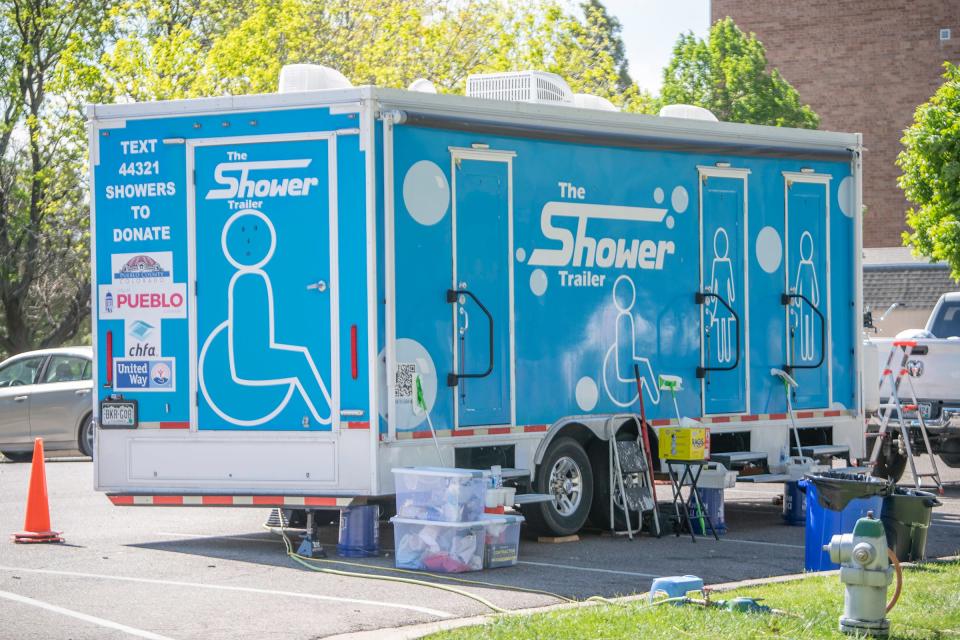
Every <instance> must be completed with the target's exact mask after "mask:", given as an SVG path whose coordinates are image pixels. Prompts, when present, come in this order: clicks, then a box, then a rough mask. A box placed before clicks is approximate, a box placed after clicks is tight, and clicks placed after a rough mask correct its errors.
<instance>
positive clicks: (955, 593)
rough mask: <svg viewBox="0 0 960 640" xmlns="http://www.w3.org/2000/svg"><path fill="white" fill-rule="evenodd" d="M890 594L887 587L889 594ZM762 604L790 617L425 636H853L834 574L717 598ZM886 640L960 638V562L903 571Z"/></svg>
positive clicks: (661, 617) (535, 626)
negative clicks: (843, 620) (842, 623)
mask: <svg viewBox="0 0 960 640" xmlns="http://www.w3.org/2000/svg"><path fill="white" fill-rule="evenodd" d="M889 593H890V594H891V595H892V594H893V588H892V586H891V589H890V592H889ZM734 596H749V597H753V598H758V599H759V598H762V599H763V600H762V604H765V605H767V606H769V607H772V608H774V609H778V610H782V611H785V612H788V613H789V614H791V615H774V614H749V613H731V612H728V611H723V610H719V609H705V608H703V607H700V606H694V605H686V606H672V605H669V604H666V605H661V606H656V607H646V606H644V604H642V603H631V604H626V605H602V606H595V607H582V608H578V609H571V610H563V611H554V612H551V613H544V614H538V615H532V616H519V615H513V616H509V615H507V616H500V617H498V618H497V619H496V620H494V621H493V622H490V623H488V624H485V625H480V626H474V627H464V628H461V629H455V630H452V631H448V632H445V633H441V634H437V635H432V636H429V637H430V638H431V639H432V640H455V639H456V640H459V639H468V638H484V639H485V640H486V639H488V638H489V639H498V638H502V639H504V640H523V639H527V638H529V639H531V640H532V639H536V640H542V639H546V638H550V639H553V638H561V639H562V638H577V639H580V638H584V639H589V638H597V639H599V638H603V639H613V638H631V639H634V640H636V639H642V640H653V639H656V638H664V639H669V640H678V639H682V638H706V639H709V640H725V639H731V640H734V639H735V640H750V639H753V638H790V639H793V638H838V639H839V638H850V637H851V636H845V635H844V634H842V633H840V632H839V631H838V630H837V622H838V619H839V616H840V614H841V613H842V611H843V586H842V585H841V583H840V579H839V577H838V576H824V577H810V578H806V579H803V580H796V581H792V582H783V583H779V584H769V585H762V586H757V587H752V588H749V589H739V590H737V591H729V592H724V593H722V594H716V595H715V596H714V599H728V598H732V597H734ZM889 618H890V637H891V638H937V639H939V638H943V639H945V640H949V639H950V638H957V639H958V640H960V563H958V562H951V563H942V564H939V563H936V564H935V563H931V564H927V565H924V566H922V567H914V568H910V569H905V570H904V587H903V594H902V595H901V596H900V601H899V602H898V603H897V606H896V607H895V608H894V609H893V611H891V612H890V614H889Z"/></svg>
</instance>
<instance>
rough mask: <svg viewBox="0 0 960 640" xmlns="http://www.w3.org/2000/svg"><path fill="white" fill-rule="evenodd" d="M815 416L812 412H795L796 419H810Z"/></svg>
mask: <svg viewBox="0 0 960 640" xmlns="http://www.w3.org/2000/svg"><path fill="white" fill-rule="evenodd" d="M815 415H816V414H815V413H814V412H813V411H797V417H798V418H812V417H813V416H815Z"/></svg>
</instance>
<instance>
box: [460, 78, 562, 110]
mask: <svg viewBox="0 0 960 640" xmlns="http://www.w3.org/2000/svg"><path fill="white" fill-rule="evenodd" d="M467 95H468V96H470V97H472V98H486V99H487V100H508V101H510V102H532V103H535V104H567V105H571V104H573V91H571V90H570V85H568V84H567V83H566V81H565V80H564V79H563V78H561V77H560V76H558V75H556V74H554V73H547V72H546V71H505V72H502V73H478V74H474V75H471V76H469V77H467Z"/></svg>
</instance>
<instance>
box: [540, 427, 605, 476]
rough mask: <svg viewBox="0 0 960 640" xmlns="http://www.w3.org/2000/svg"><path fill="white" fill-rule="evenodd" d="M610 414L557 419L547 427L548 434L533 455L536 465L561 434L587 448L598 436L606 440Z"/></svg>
mask: <svg viewBox="0 0 960 640" xmlns="http://www.w3.org/2000/svg"><path fill="white" fill-rule="evenodd" d="M607 418H609V416H568V417H565V418H561V419H560V420H557V421H556V422H554V423H553V424H552V425H550V428H549V429H547V433H546V435H545V436H544V437H543V440H541V441H540V444H539V445H538V446H537V450H536V452H535V453H534V455H533V464H534V466H535V467H536V466H539V465H540V463H541V462H543V457H544V456H545V455H546V454H547V449H548V448H549V447H550V444H551V443H552V442H553V441H554V440H555V439H557V438H558V437H560V436H569V437H572V438H573V439H574V440H577V441H579V442H580V444H582V445H583V447H584V449H586V446H587V443H588V442H589V441H590V440H592V439H594V438H596V439H598V440H606V439H607V436H606V435H605V431H606V428H605V425H606V422H607Z"/></svg>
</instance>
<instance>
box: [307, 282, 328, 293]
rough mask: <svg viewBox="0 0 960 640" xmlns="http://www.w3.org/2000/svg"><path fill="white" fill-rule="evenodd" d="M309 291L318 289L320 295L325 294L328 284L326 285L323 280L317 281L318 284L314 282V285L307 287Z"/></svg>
mask: <svg viewBox="0 0 960 640" xmlns="http://www.w3.org/2000/svg"><path fill="white" fill-rule="evenodd" d="M307 289H308V290H310V289H316V290H317V291H319V292H320V293H323V292H324V291H326V290H327V283H326V282H325V281H323V280H317V281H316V282H313V283H311V284H308V285H307Z"/></svg>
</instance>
